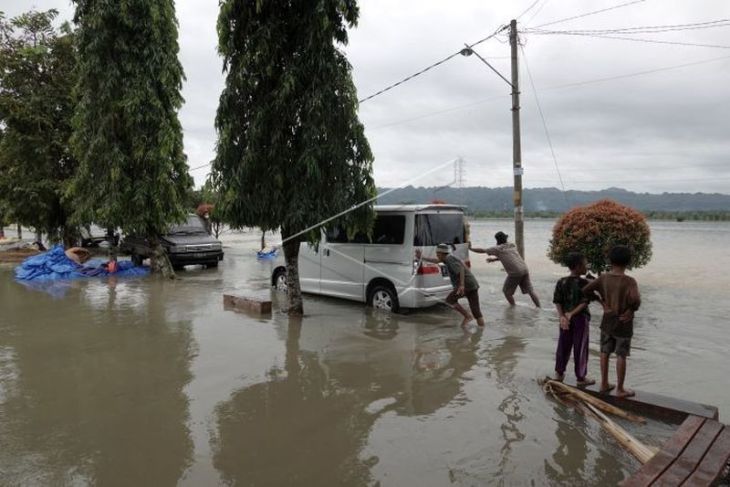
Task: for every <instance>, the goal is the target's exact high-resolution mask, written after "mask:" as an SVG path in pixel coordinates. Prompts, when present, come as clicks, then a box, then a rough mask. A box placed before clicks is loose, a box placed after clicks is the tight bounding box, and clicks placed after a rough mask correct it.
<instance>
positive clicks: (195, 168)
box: [188, 162, 213, 172]
mask: <svg viewBox="0 0 730 487" xmlns="http://www.w3.org/2000/svg"><path fill="white" fill-rule="evenodd" d="M211 164H213V163H212V162H206V163H205V164H201V165H200V166H196V167H191V168H190V169H188V172H190V171H197V170H198V169H203V168H204V167H208V166H210V165H211Z"/></svg>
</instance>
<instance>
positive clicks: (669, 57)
mask: <svg viewBox="0 0 730 487" xmlns="http://www.w3.org/2000/svg"><path fill="white" fill-rule="evenodd" d="M533 1H534V0H520V1H509V2H508V1H502V2H495V1H491V2H488V1H485V0H460V1H459V2H444V1H436V0H398V1H393V0H367V1H361V2H360V22H359V25H358V27H357V28H355V29H353V30H352V31H351V32H350V44H349V45H348V46H347V47H346V52H347V54H348V57H349V60H350V62H351V63H352V65H353V75H354V80H355V84H356V86H357V88H358V93H359V96H360V98H364V97H366V96H368V95H370V94H372V93H374V92H376V91H378V90H380V89H382V88H384V87H385V86H387V85H390V84H392V83H394V82H396V81H398V80H400V79H402V78H404V77H406V76H408V75H410V74H412V73H414V72H416V71H419V70H421V69H422V68H424V67H426V66H428V65H430V64H432V63H433V62H435V61H438V60H440V59H442V58H444V57H446V56H447V55H449V54H451V53H453V52H455V51H457V50H459V49H460V48H461V47H463V44H464V43H471V42H474V41H476V40H478V39H481V38H483V37H485V36H487V35H488V34H490V33H492V32H493V31H495V29H496V28H497V27H499V26H500V25H502V24H505V23H508V22H509V20H510V19H512V18H514V17H515V16H517V15H519V14H520V13H521V12H522V11H524V10H525V9H526V8H528V7H529V6H530V5H532V4H533ZM627 1H629V0H590V1H587V0H582V1H579V0H538V3H537V4H535V6H534V7H533V8H532V9H531V10H529V11H528V12H527V13H526V14H525V15H523V16H522V17H521V18H520V19H519V20H520V23H521V24H520V25H521V28H523V29H524V28H529V27H536V26H538V25H540V24H544V23H547V22H551V21H554V20H558V19H563V18H566V17H571V16H575V15H580V14H583V13H586V12H590V11H593V10H598V9H602V8H607V7H611V6H614V5H618V4H621V3H626V2H627ZM176 5H177V15H178V20H179V23H180V55H181V61H182V63H183V66H184V68H185V73H186V76H187V81H186V83H185V85H184V93H183V94H184V97H185V100H186V103H185V106H184V107H183V109H182V111H181V113H180V117H181V121H182V125H183V128H184V130H185V149H186V152H187V155H188V159H189V164H190V167H191V168H195V167H196V166H200V165H202V164H205V163H207V162H208V161H210V160H211V159H212V158H213V157H214V147H215V131H214V128H213V120H214V116H215V111H216V107H217V103H218V96H219V94H220V91H221V89H222V86H223V75H222V73H221V66H222V63H221V59H220V58H219V56H218V54H217V52H216V42H217V38H216V31H215V23H216V18H217V15H218V0H178V1H177V2H176ZM30 7H36V8H38V9H47V8H57V9H58V10H60V12H61V17H62V18H65V19H70V18H71V16H72V14H73V8H72V6H71V4H70V1H69V0H33V1H27V0H0V10H4V11H5V12H6V14H7V15H8V16H13V15H16V14H18V13H20V12H22V11H25V10H27V9H29V8H30ZM727 18H730V2H728V1H727V0H695V1H692V2H688V1H686V0H645V1H643V2H637V3H635V4H632V5H628V6H626V7H623V8H617V9H614V10H610V11H607V12H603V13H599V14H596V15H591V16H587V17H583V18H580V19H576V20H572V21H568V22H562V23H558V24H555V25H552V26H550V27H545V28H546V29H555V30H567V29H607V28H622V27H634V26H653V25H667V24H687V23H694V22H704V21H712V20H718V19H727ZM635 37H639V38H642V39H659V40H663V41H672V42H684V43H698V44H713V45H724V46H727V47H728V48H710V47H696V46H680V45H673V44H656V43H646V42H629V41H623V40H617V39H601V38H593V37H584V36H580V37H579V36H567V35H538V34H534V33H525V34H522V37H521V38H522V41H523V43H524V53H525V54H526V58H527V63H528V65H529V69H530V71H531V73H532V76H533V79H534V83H535V88H536V92H537V97H538V99H539V101H540V103H541V105H542V109H543V113H544V116H545V119H546V122H547V127H548V130H549V133H550V135H551V137H552V142H553V148H554V150H555V155H556V158H557V165H558V167H559V169H560V171H561V173H562V177H563V180H564V184H565V187H566V189H601V188H606V187H611V186H618V187H624V188H627V189H630V190H634V191H642V192H643V191H647V192H664V191H688V192H695V191H714V192H722V193H730V27H722V28H714V29H703V30H683V31H677V32H665V33H658V34H654V33H652V34H640V35H636V36H635ZM506 40H507V39H506V37H505V36H504V35H503V36H499V37H497V38H494V39H491V40H489V41H487V42H485V43H483V44H481V45H480V46H478V47H477V48H475V50H476V51H477V52H478V53H479V54H481V55H482V56H483V57H485V58H487V60H488V61H489V62H490V63H492V64H493V65H494V66H495V67H496V68H497V69H498V70H499V71H500V72H502V73H503V74H504V75H505V76H506V77H508V78H509V72H510V71H509V58H508V56H509V45H508V44H506V43H505V42H506ZM520 55H522V52H521V53H520ZM717 58H720V59H717ZM710 60H713V61H710ZM704 61H708V62H704ZM697 62H701V63H700V64H694V65H692V66H686V67H682V68H677V69H669V70H663V71H659V72H655V73H650V74H644V75H639V76H628V77H622V78H619V79H612V80H606V81H602V82H592V83H585V84H577V85H574V86H565V85H568V84H571V83H582V82H585V81H596V80H600V79H603V78H612V77H616V76H623V75H631V74H635V73H639V72H642V71H650V70H654V69H659V68H667V67H672V66H676V65H682V64H687V63H697ZM520 76H521V79H520V83H521V91H522V103H521V105H522V111H521V115H522V147H523V157H522V158H523V165H524V167H525V175H524V184H525V186H526V187H546V186H554V187H558V188H559V187H560V182H559V179H558V173H557V170H556V165H555V163H554V161H553V159H552V157H551V153H550V148H549V145H548V142H547V138H546V136H545V130H544V128H543V125H542V122H541V119H540V115H539V112H538V110H537V105H536V103H535V91H533V89H532V87H531V86H530V82H529V78H528V77H527V71H526V67H525V62H524V59H523V60H522V64H521V69H520ZM509 92H510V89H509V86H507V84H506V83H505V82H504V81H503V80H501V79H499V78H498V77H497V76H496V75H495V74H494V73H493V72H491V71H490V70H489V69H488V68H487V67H486V66H485V65H484V64H482V63H481V62H480V61H479V60H478V59H477V58H476V57H475V56H471V57H463V56H458V57H457V58H454V59H452V60H451V61H449V62H447V63H445V64H443V65H441V66H439V67H437V68H435V69H434V70H432V71H429V72H428V73H425V74H424V75H422V76H419V77H417V78H415V79H414V80H412V81H410V82H408V83H406V84H404V85H402V86H399V87H397V88H395V89H393V90H391V91H389V92H387V93H385V94H383V95H380V96H378V97H376V98H374V99H372V100H369V101H366V102H364V103H363V104H362V105H361V108H360V118H361V120H362V121H363V123H364V124H365V127H366V134H367V136H368V139H369V141H370V144H371V146H372V149H373V153H374V155H375V164H374V170H375V180H376V183H377V184H378V186H381V187H384V186H387V187H392V186H396V185H400V184H403V183H405V182H411V184H413V185H415V186H430V185H442V184H445V183H448V182H449V181H451V180H452V179H453V169H451V168H450V167H445V168H443V169H442V170H441V171H437V172H432V173H430V174H426V175H424V173H427V172H428V171H429V170H431V169H432V168H434V167H437V166H439V165H441V164H444V163H445V162H447V161H450V160H452V159H454V158H456V157H457V156H461V157H463V159H464V161H465V163H464V184H465V185H466V186H508V185H511V183H512V181H511V179H512V177H511V174H512V139H511V137H512V135H511V134H512V132H511V130H512V125H511V112H510V107H511V101H510V96H509ZM192 174H193V175H194V176H195V180H196V183H197V184H201V183H202V182H203V181H204V180H205V176H206V174H207V167H206V168H202V169H197V170H194V171H193V172H192ZM419 175H421V177H420V178H419Z"/></svg>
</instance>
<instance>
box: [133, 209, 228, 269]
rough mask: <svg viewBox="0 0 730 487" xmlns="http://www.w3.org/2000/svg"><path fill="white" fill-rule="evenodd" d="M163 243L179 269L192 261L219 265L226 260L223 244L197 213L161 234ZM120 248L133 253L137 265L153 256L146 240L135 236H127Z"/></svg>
mask: <svg viewBox="0 0 730 487" xmlns="http://www.w3.org/2000/svg"><path fill="white" fill-rule="evenodd" d="M160 243H161V244H162V247H163V248H164V249H165V252H167V255H168V257H169V258H170V262H171V263H172V266H173V267H174V268H176V269H180V268H181V267H183V266H186V265H193V264H201V265H205V266H207V267H218V262H220V261H221V260H223V245H222V244H221V242H220V241H219V240H217V239H215V238H213V237H212V236H210V235H209V234H208V232H207V231H206V229H205V225H204V224H203V221H202V220H201V218H200V217H198V216H197V215H189V216H188V219H187V221H186V222H185V223H182V224H180V225H175V226H173V227H172V228H170V231H169V232H167V233H166V234H165V235H162V236H161V237H160ZM121 250H122V251H123V252H126V253H128V254H130V255H131V256H132V262H134V263H135V264H137V265H140V264H142V261H143V260H144V259H145V258H147V257H150V256H151V255H152V247H151V245H150V243H149V242H148V241H147V239H145V238H143V237H137V236H134V235H129V236H127V237H125V238H124V240H123V241H122V244H121Z"/></svg>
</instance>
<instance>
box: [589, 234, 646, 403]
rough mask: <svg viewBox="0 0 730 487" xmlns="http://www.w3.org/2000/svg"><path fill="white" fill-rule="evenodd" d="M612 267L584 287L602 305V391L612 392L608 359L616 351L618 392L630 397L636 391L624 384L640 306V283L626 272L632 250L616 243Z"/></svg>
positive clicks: (617, 393)
mask: <svg viewBox="0 0 730 487" xmlns="http://www.w3.org/2000/svg"><path fill="white" fill-rule="evenodd" d="M608 259H609V261H610V262H611V270H610V271H608V272H606V273H604V274H601V275H600V276H599V277H598V278H597V279H595V280H593V281H591V282H590V283H589V284H588V285H587V286H585V287H584V288H583V294H584V295H585V296H586V297H588V296H590V295H592V294H593V292H597V293H598V294H599V295H600V296H601V302H602V304H603V319H602V320H601V392H609V391H610V390H611V389H613V387H614V386H613V384H609V383H608V359H609V357H610V355H611V354H612V353H616V376H617V379H618V382H617V384H616V395H617V396H618V397H629V396H633V395H634V391H632V390H631V389H626V388H625V387H624V379H625V378H626V357H628V356H629V355H630V353H631V337H632V335H633V333H634V311H636V310H638V309H639V305H641V296H640V295H639V286H638V284H637V283H636V280H635V279H634V278H633V277H630V276H627V275H626V268H627V267H628V266H629V264H630V263H631V249H629V248H628V247H627V246H625V245H617V246H615V247H614V248H612V249H611V251H610V252H609V254H608Z"/></svg>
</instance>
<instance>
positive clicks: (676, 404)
mask: <svg viewBox="0 0 730 487" xmlns="http://www.w3.org/2000/svg"><path fill="white" fill-rule="evenodd" d="M564 382H565V383H566V384H568V385H570V386H573V387H576V384H575V379H573V378H569V377H566V379H565V381H564ZM581 390H583V391H585V392H587V393H588V394H591V395H593V396H596V397H598V398H600V399H602V400H604V401H606V402H607V403H609V404H613V405H614V406H617V407H619V408H621V409H625V410H627V411H633V412H635V413H637V414H641V415H644V416H648V417H651V418H654V419H659V420H662V421H666V422H669V423H674V424H678V425H679V424H681V423H682V422H683V421H684V420H685V419H686V418H687V416H700V417H702V418H707V419H714V420H717V419H718V410H717V408H716V407H715V406H708V405H706V404H700V403H696V402H691V401H685V400H683V399H677V398H674V397H668V396H662V395H660V394H653V393H650V392H644V391H635V392H636V395H635V396H633V397H617V396H616V394H615V391H612V392H611V393H610V394H601V393H600V392H599V390H598V384H596V385H592V386H588V387H584V388H581Z"/></svg>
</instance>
